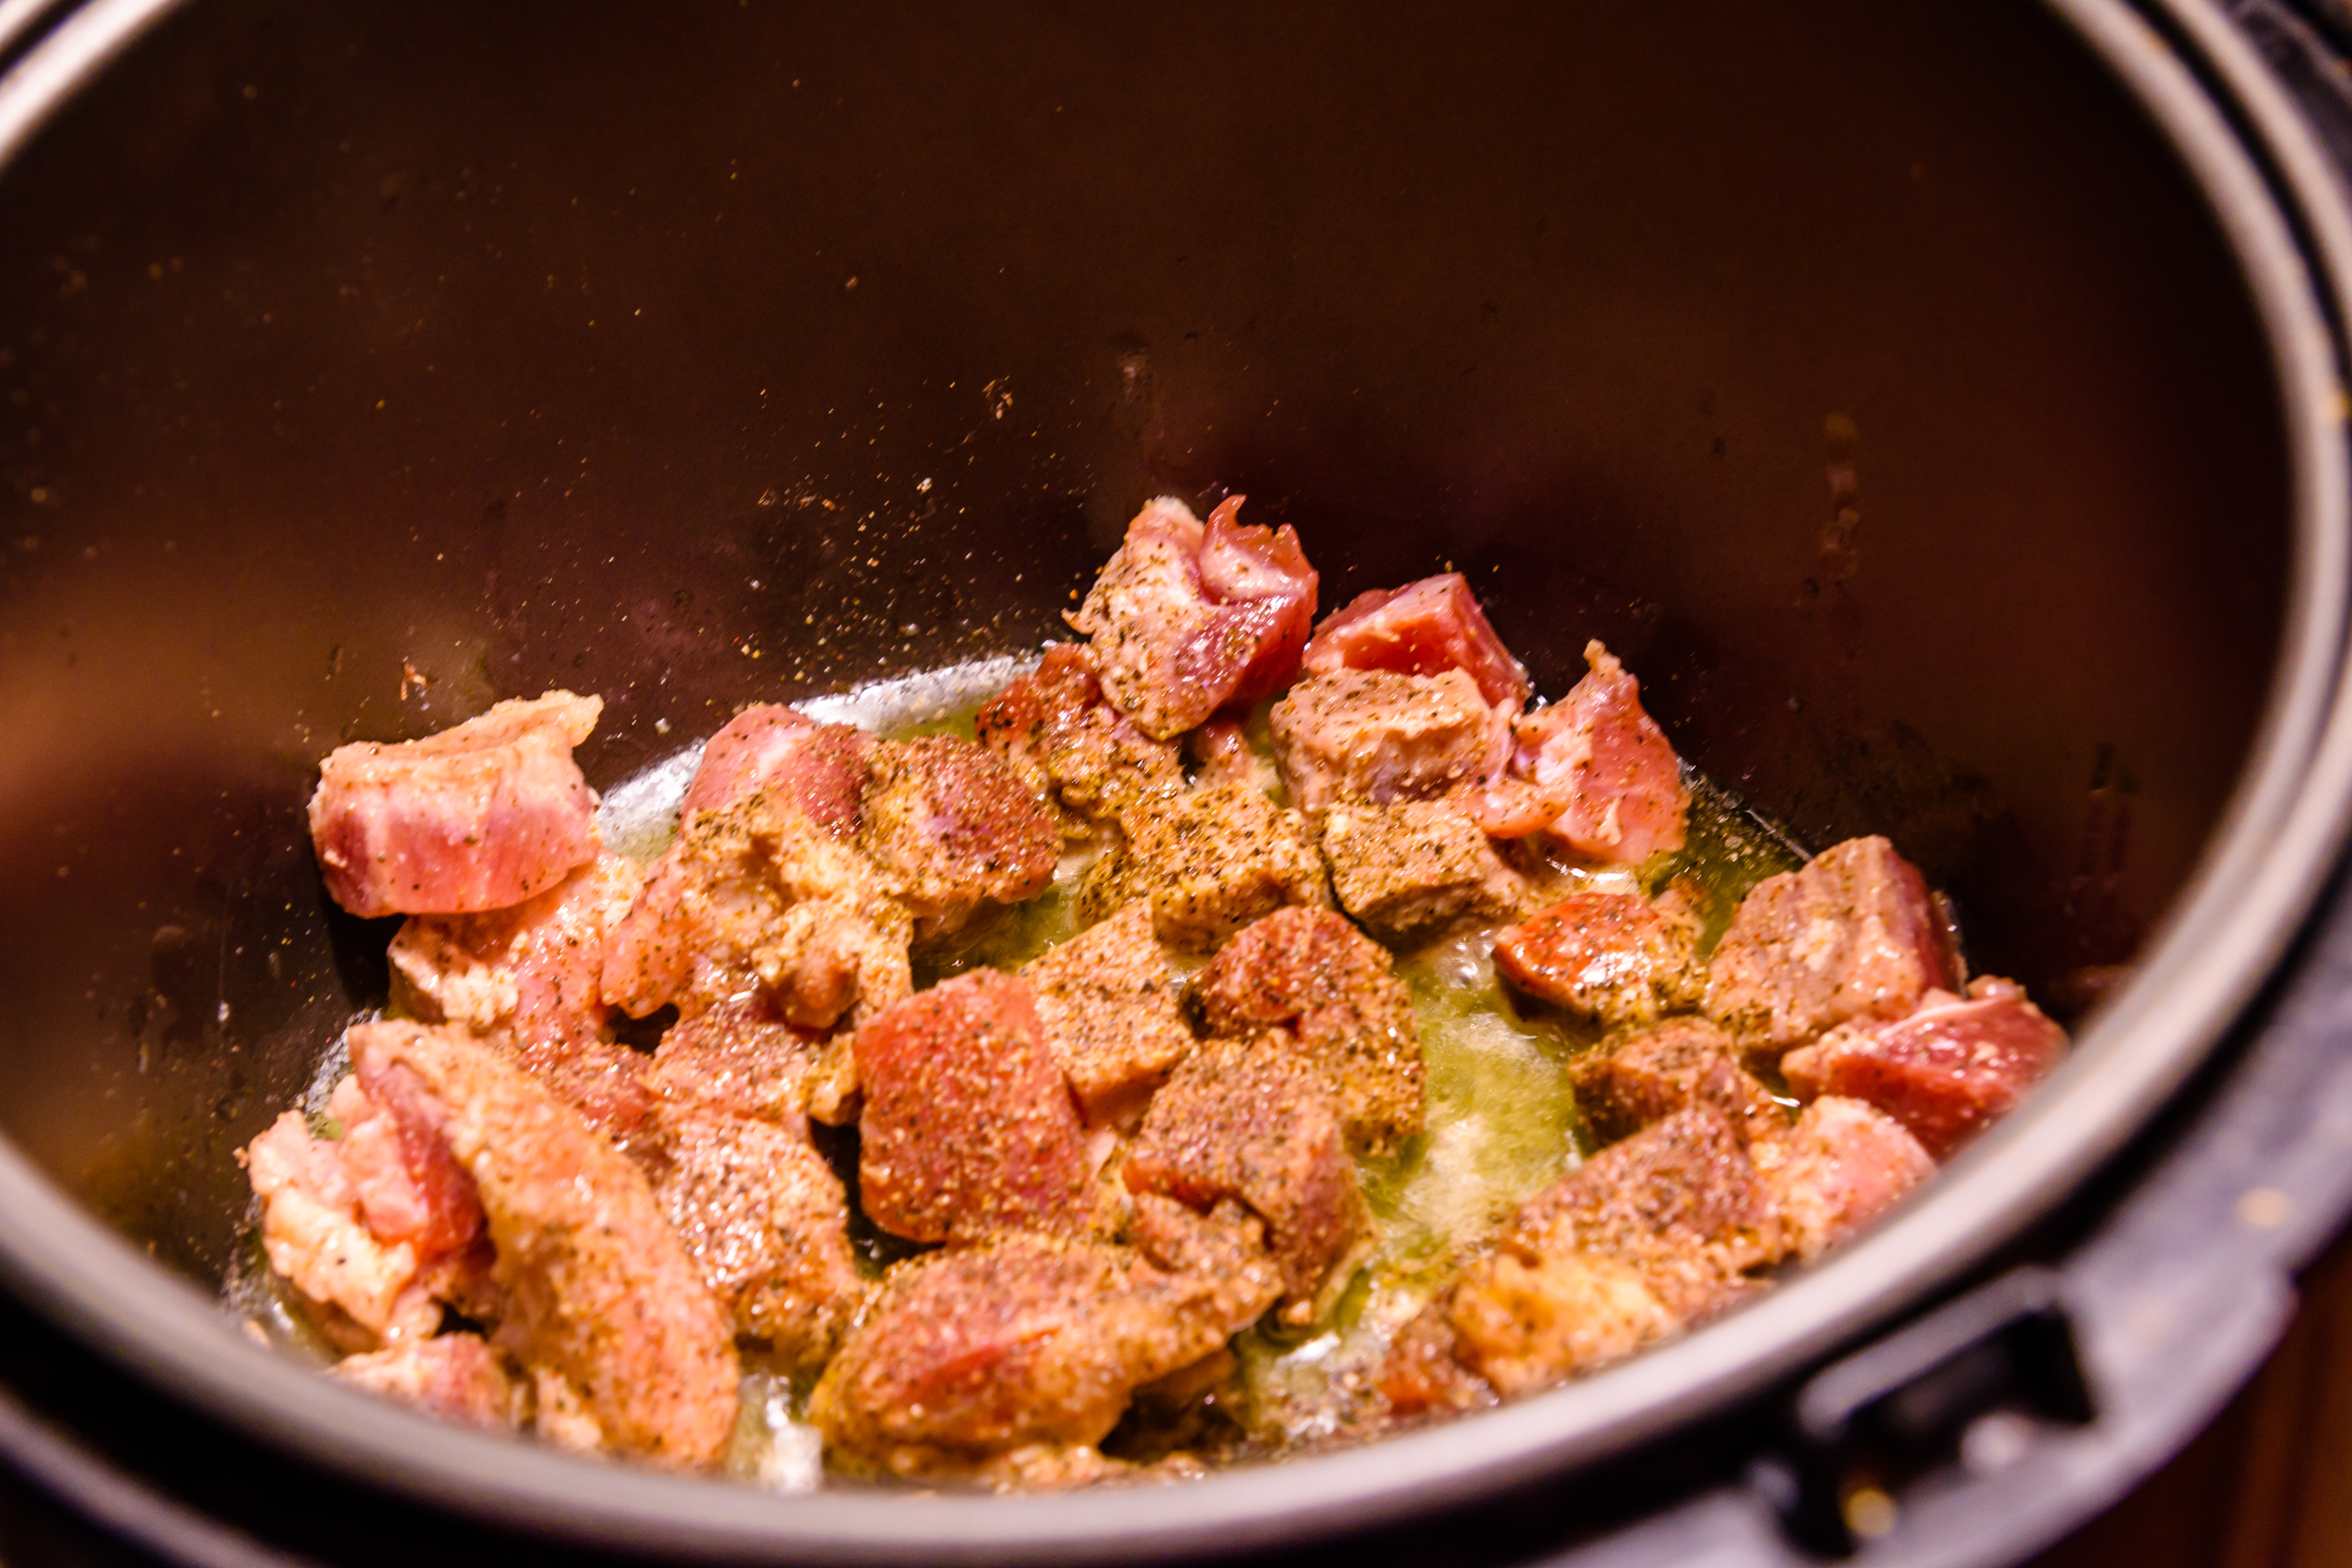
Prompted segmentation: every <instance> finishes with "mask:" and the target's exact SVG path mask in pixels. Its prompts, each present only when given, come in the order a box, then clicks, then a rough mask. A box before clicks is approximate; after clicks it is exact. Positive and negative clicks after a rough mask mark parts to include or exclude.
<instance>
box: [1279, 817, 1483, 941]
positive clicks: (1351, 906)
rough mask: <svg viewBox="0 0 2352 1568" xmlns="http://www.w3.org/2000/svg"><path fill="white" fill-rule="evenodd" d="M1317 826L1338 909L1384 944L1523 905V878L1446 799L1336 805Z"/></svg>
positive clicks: (1475, 825)
mask: <svg viewBox="0 0 2352 1568" xmlns="http://www.w3.org/2000/svg"><path fill="white" fill-rule="evenodd" d="M1321 826H1322V843H1323V858H1324V859H1325V861H1326V862H1328V864H1329V866H1330V868H1331V888H1332V890H1333V891H1334V892H1336V893H1338V894H1339V907H1340V908H1341V909H1343V910H1347V911H1348V912H1349V914H1351V915H1353V916H1355V917H1356V918H1357V919H1358V920H1360V921H1363V922H1364V924H1365V925H1366V926H1367V927H1369V928H1370V930H1371V931H1373V932H1375V933H1376V934H1378V935H1380V936H1381V937H1385V938H1387V939H1389V940H1390V941H1403V940H1405V939H1407V938H1411V937H1414V936H1418V935H1420V934H1421V933H1423V932H1424V931H1433V930H1435V929H1436V928H1437V927H1439V926H1442V925H1444V924H1446V923H1447V922H1449V921H1457V920H1461V919H1464V918H1465V917H1470V916H1475V917H1476V918H1478V919H1480V920H1490V921H1491V920H1501V919H1504V918H1505V917H1507V916H1509V915H1511V914H1514V913H1516V912H1517V910H1518V909H1519V907H1520V906H1521V905H1522V904H1524V903H1525V902H1526V901H1527V898H1528V885H1527V882H1526V880H1525V879H1522V878H1521V877H1520V876H1519V874H1518V873H1517V871H1514V870H1512V869H1511V868H1509V867H1508V866H1506V865H1504V864H1503V860H1502V857H1500V856H1498V855H1496V853H1495V846H1494V845H1493V843H1492V842H1490V841H1489V840H1488V838H1487V837H1486V835H1485V834H1484V833H1482V832H1480V831H1479V830H1478V825H1477V824H1476V823H1475V822H1473V821H1471V820H1470V818H1469V817H1468V816H1465V815H1464V813H1463V811H1462V809H1461V807H1459V806H1457V805H1454V803H1453V802H1452V801H1446V800H1404V801H1399V802H1397V803H1396V804H1395V805H1334V806H1332V807H1330V808H1329V809H1328V810H1326V811H1325V812H1324V813H1323V816H1322V824H1321Z"/></svg>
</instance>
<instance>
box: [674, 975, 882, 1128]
mask: <svg viewBox="0 0 2352 1568" xmlns="http://www.w3.org/2000/svg"><path fill="white" fill-rule="evenodd" d="M645 1081H646V1088H647V1089H650V1090H652V1091H653V1092H654V1093H656V1094H657V1095H659V1096H660V1097H661V1098H662V1099H663V1100H666V1101H668V1102H670V1103H673V1104H678V1105H684V1104H689V1103H699V1104H704V1105H708V1106H710V1107H711V1108H712V1109H714V1110H722V1111H725V1112H726V1113H727V1114H728V1115H730V1116H742V1117H748V1118H750V1119H751V1120H752V1121H772V1122H774V1123H776V1124H777V1125H778V1126H780V1127H786V1128H791V1127H794V1126H797V1125H798V1123H799V1122H800V1120H801V1119H802V1118H803V1116H813V1117H814V1118H816V1120H818V1121H823V1122H826V1123H828V1124H830V1125H834V1126H839V1125H840V1124H841V1123H842V1122H844V1121H847V1120H848V1119H849V1118H850V1117H852V1116H854V1115H856V1108H855V1105H854V1104H853V1103H852V1101H853V1100H854V1098H855V1096H856V1092H857V1067H856V1061H855V1060H854V1059H853V1058H852V1056H851V1053H850V1050H849V1044H848V1040H847V1038H846V1037H844V1036H839V1035H835V1036H833V1037H826V1036H824V1035H823V1034H820V1033H819V1032H817V1031H815V1030H814V1029H803V1028H798V1027H795V1026H793V1025H791V1024H788V1023H786V1022H784V1020H783V1018H782V1016H779V1015H778V1014H777V1013H776V1011H775V1010H774V1008H773V1007H772V1006H771V1005H769V1004H768V1003H767V1002H765V1001H764V1000H762V999H761V998H760V997H757V996H751V997H745V998H742V999H740V1000H730V1001H726V1002H721V1003H719V1005H716V1006H713V1007H710V1008H708V1009H706V1010H705V1011H703V1012H700V1013H698V1014H696V1015H695V1016H693V1017H691V1018H687V1019H683V1020H681V1021H680V1022H678V1023H677V1024H673V1025H672V1026H670V1027H669V1028H668V1029H667V1030H666V1031H664V1033H663V1035H662V1037H661V1045H660V1046H659V1047H658V1048H656V1050H655V1052H654V1059H653V1065H652V1066H651V1067H650V1068H646V1072H645Z"/></svg>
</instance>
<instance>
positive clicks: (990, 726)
mask: <svg viewBox="0 0 2352 1568" xmlns="http://www.w3.org/2000/svg"><path fill="white" fill-rule="evenodd" d="M973 728H974V729H975V730H976V731H977V732H978V733H979V736H980V740H981V743H982V745H985V746H986V747H988V748H989V750H991V751H992V752H995V753H996V754H997V755H998V756H999V757H1002V758H1003V760H1004V763H1005V765H1006V766H1008V767H1010V768H1011V769H1012V770H1013V773H1015V774H1017V775H1018V776H1019V777H1020V778H1021V780H1022V782H1023V783H1024V784H1028V785H1029V787H1030V788H1031V789H1033V790H1034V791H1036V792H1037V793H1038V794H1040V795H1049V796H1050V797H1051V798H1053V799H1054V800H1055V802H1057V803H1058V804H1059V805H1061V807H1062V809H1063V810H1064V811H1066V812H1067V813H1069V814H1070V816H1071V817H1072V818H1073V821H1072V824H1071V828H1070V831H1071V835H1072V836H1073V837H1082V836H1083V835H1084V834H1085V833H1086V832H1087V824H1089V823H1097V822H1106V821H1109V820H1112V819H1114V818H1116V817H1117V816H1118V813H1119V812H1120V811H1122V810H1124V809H1126V808H1127V807H1128V806H1130V805H1134V804H1135V803H1136V802H1137V801H1139V800H1141V799H1143V798H1144V797H1145V796H1147V795H1174V794H1176V793H1177V792H1178V791H1180V790H1181V789H1182V788H1183V787H1184V769H1183V765H1182V763H1180V762H1179V761H1178V760H1177V755H1176V743H1175V742H1172V741H1156V740H1153V739H1152V738H1151V737H1150V736H1149V735H1147V734H1145V733H1144V732H1143V731H1140V730H1139V729H1137V728H1136V727H1135V724H1134V722H1133V721H1131V720H1129V718H1128V717H1127V716H1126V715H1125V714H1123V713H1121V712H1120V711H1119V710H1118V709H1116V708H1114V707H1112V706H1111V705H1110V700H1109V699H1108V698H1106V697H1105V696H1104V695H1103V691H1102V683H1101V682H1100V681H1099V680H1097V679H1096V677H1095V666H1094V655H1093V653H1092V652H1091V651H1089V650H1088V649H1087V647H1085V645H1083V644H1076V643H1055V644H1054V645H1052V646H1050V647H1047V648H1046V649H1045V658H1044V659H1043V660H1042V661H1040V662H1039V664H1038V666H1037V668H1035V669H1034V670H1033V671H1032V672H1031V673H1029V674H1027V675H1024V676H1022V677H1020V678H1019V679H1016V680H1014V681H1013V684H1012V685H1010V686H1008V687H1006V688H1005V689H1004V690H1003V693H1002V694H1001V695H999V696H997V697H995V698H992V699H991V700H989V701H987V702H985V703H982V705H981V709H980V712H979V713H978V715H977V716H976V717H975V718H974V721H973Z"/></svg>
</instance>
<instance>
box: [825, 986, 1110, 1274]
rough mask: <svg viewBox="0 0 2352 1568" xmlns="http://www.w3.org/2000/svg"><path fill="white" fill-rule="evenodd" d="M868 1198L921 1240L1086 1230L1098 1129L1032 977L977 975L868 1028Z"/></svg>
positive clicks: (862, 1136)
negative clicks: (1084, 1113)
mask: <svg viewBox="0 0 2352 1568" xmlns="http://www.w3.org/2000/svg"><path fill="white" fill-rule="evenodd" d="M856 1051H857V1078H858V1082H859V1083H860V1085H861V1086H862V1087H863V1088H864V1089H865V1093H866V1107H865V1110H863V1111H862V1112H861V1113H860V1115H859V1117H858V1121H857V1129H858V1135H859V1140H860V1146H859V1153H858V1166H857V1172H858V1200H859V1202H860V1203H861V1204H863V1205H865V1209H866V1214H867V1215H869V1216H870V1217H871V1218H872V1219H873V1221H874V1223H875V1224H876V1225H878V1226H881V1227H882V1228H883V1229H885V1230H887V1231H889V1232H891V1233H892V1234H894V1235H897V1236H903V1237H908V1239H909V1240H913V1241H950V1240H954V1241H968V1240H971V1239H973V1238H975V1237H982V1236H985V1235H987V1234H988V1233H989V1232H991V1231H994V1230H1003V1229H1028V1230H1043V1231H1060V1232H1070V1233H1075V1232H1076V1231H1078V1230H1081V1229H1083V1228H1084V1227H1085V1226H1086V1223H1087V1217H1088V1215H1089V1213H1090V1207H1091V1203H1090V1194H1089V1191H1088V1185H1089V1184H1088V1177H1089V1176H1090V1175H1091V1173H1092V1171H1093V1163H1092V1162H1090V1161H1089V1160H1088V1159H1087V1130H1086V1125H1085V1123H1084V1122H1083V1121H1080V1120H1079V1117H1078V1107H1077V1102H1076V1100H1075V1099H1074V1098H1073V1097H1072V1095H1071V1093H1070V1083H1069V1079H1067V1078H1066V1077H1065V1076H1064V1075H1063V1072H1062V1065H1061V1063H1060V1062H1059V1061H1058V1060H1056V1059H1055V1055H1054V1050H1053V1047H1051V1046H1049V1045H1048V1044H1046V1041H1045V1026H1044V1025H1043V1024H1042V1023H1040V1022H1039V1021H1038V1017H1037V1008H1036V1004H1035V1001H1034V997H1033V995H1032V994H1031V992H1030V990H1029V987H1028V985H1027V984H1026V983H1024V982H1023V981H1022V980H1020V979H1018V978H1016V977H1014V976H1013V975H1010V974H1003V973H998V972H997V971H995V970H992V969H975V970H972V971H971V972H970V973H964V974H959V975H957V976H956V977H955V978H954V979H952V980H947V981H942V982H941V983H940V984H937V985H934V986H932V987H931V988H930V989H929V990H928V991H922V992H918V993H917V994H914V995H912V996H909V997H908V998H907V999H906V1000H904V1001H902V1002H899V1003H898V1004H897V1005H894V1006H892V1007H889V1008H887V1010H885V1011H884V1012H883V1013H881V1014H880V1015H879V1016H877V1017H874V1018H872V1019H869V1020H868V1021H867V1022H866V1024H865V1025H863V1026H860V1027H859V1029H858V1031H857V1041H856Z"/></svg>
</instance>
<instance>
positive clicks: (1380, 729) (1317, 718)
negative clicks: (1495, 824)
mask: <svg viewBox="0 0 2352 1568" xmlns="http://www.w3.org/2000/svg"><path fill="white" fill-rule="evenodd" d="M1268 722H1269V723H1270V724H1271V725H1272V726H1273V730H1274V757H1275V765H1276V767H1278V768H1280V769H1281V770H1282V782H1283V784H1284V785H1285V787H1286V788H1287V789H1288V790H1289V791H1290V802H1291V804H1292V805H1296V806H1297V807H1298V808H1299V809H1300V810H1301V811H1307V812H1318V811H1321V810H1322V809H1323V808H1324V807H1326V806H1328V805H1332V804H1334V803H1335V802H1339V801H1367V802H1371V803H1375V804H1379V805H1386V804H1388V803H1389V802H1391V801H1396V800H1434V799H1436V798H1437V797H1438V796H1440V795H1446V794H1449V793H1451V792H1453V791H1454V790H1457V789H1461V788H1465V787H1468V786H1475V785H1477V784H1482V783H1484V782H1485V780H1486V775H1487V774H1488V773H1490V772H1491V771H1492V770H1493V768H1494V767H1495V765H1496V762H1497V761H1498V760H1499V754H1500V752H1501V750H1502V747H1501V745H1500V744H1499V742H1502V740H1503V738H1504V736H1505V733H1506V731H1504V730H1503V729H1502V727H1501V726H1502V724H1503V721H1501V720H1499V719H1497V718H1496V715H1495V713H1494V712H1493V711H1492V710H1489V709H1488V708H1487V706H1486V700H1485V699H1483V698H1482V697H1480V696H1479V695H1478V683H1477V682H1476V681H1475V680H1473V679H1470V677H1469V676H1467V675H1465V674H1464V673H1463V672H1462V671H1460V670H1458V669H1449V670H1447V671H1446V672H1445V673H1444V674H1443V675H1392V674H1391V673H1389V672H1388V671H1386V670H1357V669H1342V670H1338V671H1335V672H1334V673H1332V674H1329V675H1315V676H1309V677H1308V678H1307V679H1305V680H1302V681H1300V682H1299V683H1298V684H1297V686H1294V687H1292V688H1291V689H1290V694H1289V695H1288V696H1286V697H1285V698H1284V699H1283V700H1281V701H1279V702H1277V703H1276V704H1275V705H1274V710H1273V712H1272V713H1271V714H1269V715H1268Z"/></svg>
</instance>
